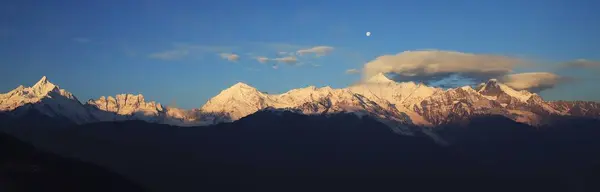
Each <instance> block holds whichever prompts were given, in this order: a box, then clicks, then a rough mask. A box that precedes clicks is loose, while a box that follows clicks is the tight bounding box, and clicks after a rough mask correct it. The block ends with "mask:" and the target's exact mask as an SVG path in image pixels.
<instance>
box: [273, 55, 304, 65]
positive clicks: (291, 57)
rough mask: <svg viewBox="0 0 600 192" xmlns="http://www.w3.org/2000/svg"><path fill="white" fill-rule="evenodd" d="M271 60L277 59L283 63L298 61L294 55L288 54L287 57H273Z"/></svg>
mask: <svg viewBox="0 0 600 192" xmlns="http://www.w3.org/2000/svg"><path fill="white" fill-rule="evenodd" d="M273 61H277V62H279V63H285V64H296V63H297V62H298V58H296V57H294V56H288V57H280V58H275V59H273Z"/></svg>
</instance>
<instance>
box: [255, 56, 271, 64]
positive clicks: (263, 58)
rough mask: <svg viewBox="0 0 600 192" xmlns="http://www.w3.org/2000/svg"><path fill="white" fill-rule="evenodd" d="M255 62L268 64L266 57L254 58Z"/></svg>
mask: <svg viewBox="0 0 600 192" xmlns="http://www.w3.org/2000/svg"><path fill="white" fill-rule="evenodd" d="M256 60H257V61H258V62H260V63H267V62H269V58H267V57H256Z"/></svg>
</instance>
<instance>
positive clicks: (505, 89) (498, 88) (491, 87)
mask: <svg viewBox="0 0 600 192" xmlns="http://www.w3.org/2000/svg"><path fill="white" fill-rule="evenodd" d="M477 92H479V93H480V94H482V95H486V96H492V97H496V96H498V95H499V94H500V93H505V94H508V95H509V96H511V97H514V98H517V99H519V100H520V101H522V102H527V100H529V98H530V97H531V96H533V95H536V94H533V93H530V92H528V91H524V90H521V91H517V90H514V89H513V88H511V87H510V86H508V85H505V84H502V83H500V82H499V81H498V80H497V79H490V80H488V81H487V82H486V83H485V84H483V83H482V84H480V85H479V86H478V90H477Z"/></svg>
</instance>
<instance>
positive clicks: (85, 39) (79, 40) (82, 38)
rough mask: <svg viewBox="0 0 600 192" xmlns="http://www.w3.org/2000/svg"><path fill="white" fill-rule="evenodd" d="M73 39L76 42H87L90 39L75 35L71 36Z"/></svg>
mask: <svg viewBox="0 0 600 192" xmlns="http://www.w3.org/2000/svg"><path fill="white" fill-rule="evenodd" d="M73 41H75V42H77V43H89V42H91V41H92V40H90V39H88V38H84V37H76V38H73Z"/></svg>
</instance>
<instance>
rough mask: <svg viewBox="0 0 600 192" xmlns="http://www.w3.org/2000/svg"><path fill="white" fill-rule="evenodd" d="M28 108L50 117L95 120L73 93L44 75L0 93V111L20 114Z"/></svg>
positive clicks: (76, 121) (82, 120)
mask: <svg viewBox="0 0 600 192" xmlns="http://www.w3.org/2000/svg"><path fill="white" fill-rule="evenodd" d="M29 110H37V111H38V112H40V113H42V114H45V115H47V116H50V117H56V118H66V119H68V120H70V121H73V122H75V123H89V122H93V121H94V120H95V119H94V118H93V117H92V116H91V115H90V114H89V113H88V112H87V110H86V109H85V107H83V105H81V103H80V102H79V100H77V98H76V97H75V96H74V95H73V94H71V93H70V92H68V91H66V90H64V89H60V88H59V87H58V86H56V85H54V84H52V83H51V82H49V81H48V79H47V78H46V76H44V77H42V78H41V79H40V80H39V81H38V82H37V83H36V84H35V85H33V86H32V87H24V86H22V85H21V86H19V87H17V88H16V89H14V90H12V91H10V92H8V93H5V94H0V111H2V112H12V114H15V115H20V114H22V113H27V112H28V111H29Z"/></svg>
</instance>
